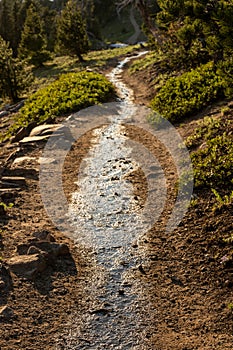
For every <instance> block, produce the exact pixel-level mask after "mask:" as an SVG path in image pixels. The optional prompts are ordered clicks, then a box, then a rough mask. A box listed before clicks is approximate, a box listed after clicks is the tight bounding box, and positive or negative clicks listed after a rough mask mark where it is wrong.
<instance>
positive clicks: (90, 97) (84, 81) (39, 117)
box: [11, 71, 114, 131]
mask: <svg viewBox="0 0 233 350" xmlns="http://www.w3.org/2000/svg"><path fill="white" fill-rule="evenodd" d="M113 93H114V88H113V85H112V84H111V83H110V82H109V81H108V80H107V79H106V78H105V77H104V76H102V75H101V74H98V73H93V72H85V71H83V72H78V73H67V74H63V75H61V76H60V78H59V79H58V80H56V81H54V82H53V83H51V84H50V85H48V86H47V87H45V88H42V89H40V90H38V91H37V92H36V93H34V94H33V95H31V97H29V98H28V99H27V100H26V102H25V105H24V107H23V108H22V109H21V110H20V114H19V116H18V117H17V120H16V123H15V124H14V126H13V129H16V128H17V127H19V126H27V125H28V124H29V123H30V122H32V121H35V122H37V123H38V124H39V123H42V122H44V121H46V120H47V119H48V118H55V117H56V116H61V115H64V114H66V113H70V112H75V111H78V110H80V109H82V108H86V107H89V106H91V105H94V104H98V103H101V102H106V101H108V100H109V98H110V97H111V96H113ZM11 131H12V130H11Z"/></svg>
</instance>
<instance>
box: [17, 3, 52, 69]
mask: <svg viewBox="0 0 233 350" xmlns="http://www.w3.org/2000/svg"><path fill="white" fill-rule="evenodd" d="M46 45H47V43H46V37H45V34H44V31H43V23H42V20H41V18H40V14H39V12H38V10H37V8H36V6H35V5H34V4H31V5H30V7H29V8H28V10H27V15H26V19H25V23H24V27H23V31H22V35H21V42H20V46H19V56H20V57H21V58H24V59H25V58H27V59H28V61H29V62H30V63H32V64H33V65H35V66H41V65H43V63H44V62H45V61H47V60H48V59H49V58H50V55H49V52H48V51H46Z"/></svg>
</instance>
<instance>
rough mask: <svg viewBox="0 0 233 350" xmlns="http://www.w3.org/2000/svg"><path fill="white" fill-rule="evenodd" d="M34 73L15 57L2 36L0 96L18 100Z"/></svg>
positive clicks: (14, 100)
mask: <svg viewBox="0 0 233 350" xmlns="http://www.w3.org/2000/svg"><path fill="white" fill-rule="evenodd" d="M32 79H33V78H32V74H31V73H30V71H29V70H28V69H27V68H26V66H25V64H24V62H23V61H21V60H19V59H17V58H14V57H13V51H12V49H11V48H9V44H7V43H6V41H4V40H3V38H2V37H1V36H0V96H1V97H8V98H10V100H11V101H12V102H16V101H17V100H18V98H19V96H20V93H22V92H23V91H25V90H26V89H27V88H28V87H29V86H30V84H31V82H32Z"/></svg>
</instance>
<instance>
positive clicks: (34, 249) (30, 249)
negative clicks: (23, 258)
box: [27, 245, 41, 255]
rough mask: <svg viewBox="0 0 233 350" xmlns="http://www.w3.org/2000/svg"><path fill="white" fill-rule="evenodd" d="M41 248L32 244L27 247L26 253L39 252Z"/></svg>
mask: <svg viewBox="0 0 233 350" xmlns="http://www.w3.org/2000/svg"><path fill="white" fill-rule="evenodd" d="M40 253H41V250H40V249H39V248H37V247H35V246H34V245H32V246H31V247H29V248H28V251H27V255H33V254H40Z"/></svg>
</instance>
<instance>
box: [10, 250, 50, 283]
mask: <svg viewBox="0 0 233 350" xmlns="http://www.w3.org/2000/svg"><path fill="white" fill-rule="evenodd" d="M46 258H47V257H46V254H45V253H43V254H32V255H18V256H14V257H13V258H11V259H9V260H8V261H7V264H8V266H9V268H10V271H12V272H13V273H14V274H15V275H18V276H20V277H24V278H29V279H30V278H33V277H34V276H35V275H36V274H37V273H39V272H42V271H44V270H45V268H46V266H47V261H46V260H47V259H46Z"/></svg>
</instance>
